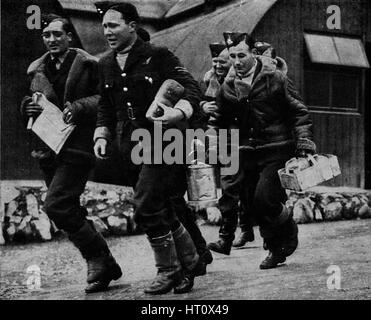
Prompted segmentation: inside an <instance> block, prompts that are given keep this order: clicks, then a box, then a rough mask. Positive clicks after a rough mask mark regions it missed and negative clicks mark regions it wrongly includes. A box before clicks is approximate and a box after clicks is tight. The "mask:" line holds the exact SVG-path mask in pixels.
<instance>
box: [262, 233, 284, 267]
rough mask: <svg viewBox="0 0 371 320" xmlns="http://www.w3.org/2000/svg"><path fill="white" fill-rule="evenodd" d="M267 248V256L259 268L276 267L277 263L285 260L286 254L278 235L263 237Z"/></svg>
mask: <svg viewBox="0 0 371 320" xmlns="http://www.w3.org/2000/svg"><path fill="white" fill-rule="evenodd" d="M264 242H265V244H266V246H267V249H268V250H269V253H268V256H267V257H266V258H265V259H264V260H263V261H262V263H261V264H260V269H272V268H276V267H277V265H278V264H280V263H283V262H285V261H286V256H285V254H284V251H283V248H282V242H281V239H280V238H279V237H272V238H267V239H264Z"/></svg>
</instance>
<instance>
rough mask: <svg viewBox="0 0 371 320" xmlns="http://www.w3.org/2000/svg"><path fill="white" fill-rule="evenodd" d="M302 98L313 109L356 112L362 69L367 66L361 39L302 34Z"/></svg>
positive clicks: (359, 96)
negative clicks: (303, 56) (303, 55)
mask: <svg viewBox="0 0 371 320" xmlns="http://www.w3.org/2000/svg"><path fill="white" fill-rule="evenodd" d="M304 39H305V44H306V49H307V50H306V53H307V54H306V56H305V59H304V98H305V102H306V103H307V104H308V106H310V107H312V108H320V109H330V110H334V111H337V110H338V111H347V110H348V111H352V112H354V111H356V112H357V111H358V109H359V101H360V99H361V89H360V87H361V79H362V72H361V70H362V68H369V62H368V60H367V57H366V54H365V50H364V47H363V43H362V41H361V40H360V39H356V38H346V37H335V36H332V35H320V34H310V33H304Z"/></svg>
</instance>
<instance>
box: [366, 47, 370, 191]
mask: <svg viewBox="0 0 371 320" xmlns="http://www.w3.org/2000/svg"><path fill="white" fill-rule="evenodd" d="M366 54H367V58H368V61H369V62H370V61H371V42H367V43H366ZM365 188H366V189H371V69H367V70H366V83H365Z"/></svg>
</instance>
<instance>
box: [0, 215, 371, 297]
mask: <svg viewBox="0 0 371 320" xmlns="http://www.w3.org/2000/svg"><path fill="white" fill-rule="evenodd" d="M299 230H300V245H299V248H298V250H297V251H296V252H295V254H294V255H293V256H291V257H289V259H288V260H287V263H286V264H284V265H282V266H281V267H279V268H277V269H273V270H268V271H262V270H259V268H258V266H259V263H260V261H261V260H262V259H263V258H264V257H265V255H266V251H264V250H263V249H262V239H261V238H260V237H259V236H257V240H255V242H253V243H252V244H250V245H249V246H247V247H245V248H242V249H234V250H233V251H232V253H231V255H230V256H224V255H220V254H215V255H214V262H213V264H212V265H211V266H209V268H208V274H207V275H206V276H204V277H201V278H198V279H197V281H196V284H195V287H194V290H193V291H192V292H191V293H188V294H185V295H181V296H179V295H174V294H172V293H169V294H166V295H163V296H156V297H152V296H147V295H144V294H143V288H144V287H145V285H146V284H148V282H149V281H150V279H151V278H152V277H153V275H154V274H155V269H154V263H153V256H152V252H151V250H150V248H149V245H148V243H147V240H146V239H145V237H144V236H143V235H139V236H131V237H121V238H110V239H109V244H110V247H111V248H112V252H113V254H114V256H115V257H117V260H118V262H119V263H120V265H121V266H122V268H123V272H124V276H123V277H122V278H121V279H120V280H119V281H117V282H114V283H113V284H112V286H111V290H109V291H107V292H104V293H99V294H92V295H88V296H86V295H85V294H84V293H83V288H84V281H85V273H86V269H85V265H84V262H83V261H82V259H81V258H80V257H79V254H78V252H77V251H76V250H75V249H74V248H73V247H72V245H71V244H70V243H69V242H68V241H67V240H65V239H64V240H59V241H53V242H49V243H42V244H32V245H30V244H28V245H17V246H5V247H0V252H1V258H0V299H161V300H170V299H221V300H222V299H370V298H371V250H370V245H371V220H357V221H340V222H331V223H314V224H308V225H300V226H299ZM202 231H203V233H204V235H205V238H206V239H207V240H208V241H210V240H214V239H215V238H216V236H217V227H211V226H202ZM255 234H256V235H258V230H255ZM31 265H37V266H39V267H40V269H41V289H40V290H38V291H32V290H29V289H28V288H27V285H26V283H27V277H29V276H30V275H29V274H27V273H26V270H27V268H28V267H29V266H31ZM330 265H336V266H338V267H339V268H340V271H341V289H339V290H329V289H328V287H327V279H328V277H329V276H330V274H327V273H326V270H327V268H328V267H329V266H330Z"/></svg>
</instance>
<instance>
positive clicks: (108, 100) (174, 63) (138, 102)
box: [94, 38, 205, 140]
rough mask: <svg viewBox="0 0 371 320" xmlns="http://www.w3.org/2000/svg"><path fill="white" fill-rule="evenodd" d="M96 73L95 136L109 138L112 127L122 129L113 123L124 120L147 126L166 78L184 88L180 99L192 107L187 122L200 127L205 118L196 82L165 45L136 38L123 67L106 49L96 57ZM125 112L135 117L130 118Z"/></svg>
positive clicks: (136, 125)
mask: <svg viewBox="0 0 371 320" xmlns="http://www.w3.org/2000/svg"><path fill="white" fill-rule="evenodd" d="M99 75H100V93H101V100H100V102H99V107H98V119H97V130H96V132H95V137H94V139H95V140H96V139H98V138H106V139H111V138H112V135H114V134H115V132H116V131H117V132H120V131H122V130H121V129H120V128H116V125H122V123H127V122H131V123H132V124H133V127H138V128H147V129H151V128H152V127H153V123H152V122H150V121H149V120H147V119H146V116H145V115H146V112H147V110H148V108H149V106H150V105H151V103H152V101H153V100H154V97H155V95H156V93H157V91H158V89H159V88H160V86H161V85H162V83H163V82H164V81H165V80H167V79H174V80H176V81H178V82H179V83H180V84H181V85H183V87H184V88H185V93H184V96H183V97H182V99H184V100H188V101H189V102H190V104H191V105H192V108H193V115H192V117H191V118H190V119H189V123H190V125H191V126H192V127H200V126H202V124H203V123H204V122H205V120H204V119H203V116H202V114H201V112H200V107H199V102H200V99H201V92H200V89H199V87H198V84H197V82H196V81H195V80H194V79H193V77H192V76H191V74H190V73H189V72H188V71H187V70H186V69H185V68H184V67H183V66H182V65H181V63H180V62H179V60H178V58H177V57H175V56H174V55H173V54H172V53H171V52H170V51H169V50H168V49H167V48H164V47H156V46H153V45H151V44H149V43H146V42H143V41H142V40H141V39H140V38H138V39H137V41H136V42H135V43H134V45H133V47H132V49H131V50H130V53H129V55H128V58H127V60H126V64H125V68H124V70H123V71H122V70H121V68H120V67H119V65H118V63H117V61H116V55H115V52H114V51H109V52H108V53H107V54H106V55H104V56H103V57H102V58H101V59H100V61H99ZM131 110H132V111H131ZM130 113H132V114H131V115H130ZM129 115H130V118H133V116H134V117H135V120H130V118H129Z"/></svg>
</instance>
